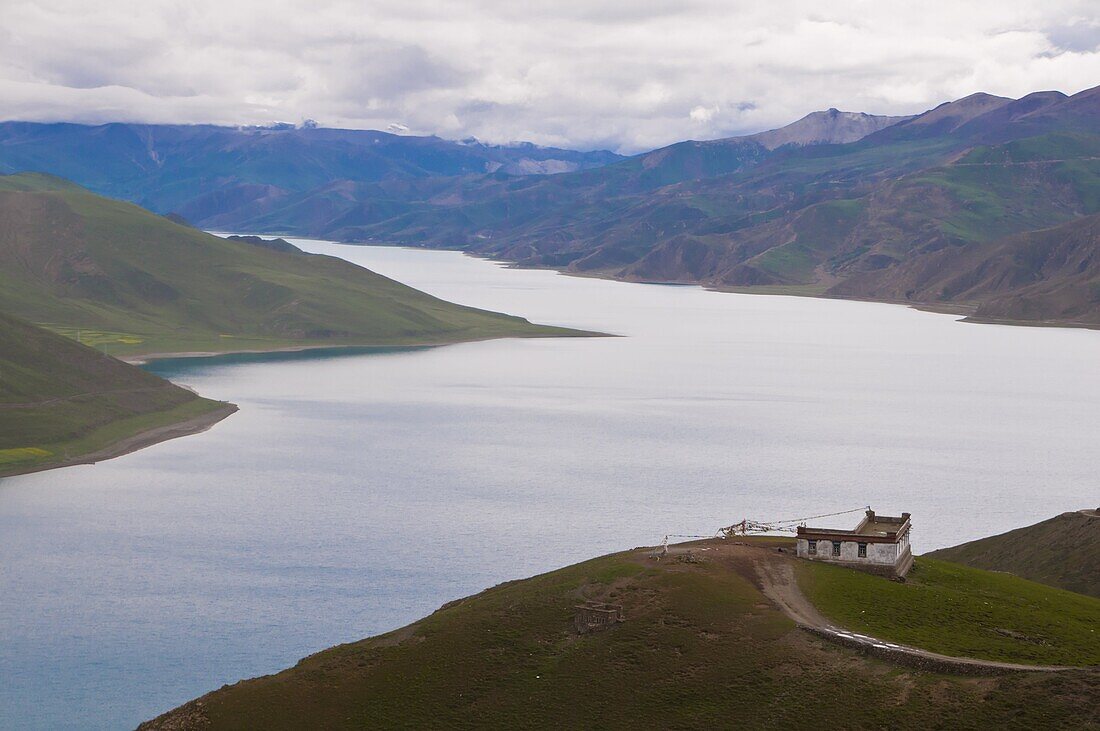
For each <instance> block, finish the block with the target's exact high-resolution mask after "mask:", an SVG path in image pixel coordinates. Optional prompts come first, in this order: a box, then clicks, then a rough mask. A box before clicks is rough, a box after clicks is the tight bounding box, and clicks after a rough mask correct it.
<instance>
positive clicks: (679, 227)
mask: <svg viewBox="0 0 1100 731" xmlns="http://www.w3.org/2000/svg"><path fill="white" fill-rule="evenodd" d="M859 119H862V118H860V117H858V116H857V115H845V114H841V113H837V114H836V115H833V114H831V113H828V112H826V113H820V114H818V115H810V117H808V118H806V119H804V120H800V121H799V122H796V123H794V124H793V125H790V126H788V127H787V128H783V129H781V130H778V131H774V132H769V133H762V135H755V136H751V137H740V138H731V139H728V140H717V141H712V142H683V143H678V144H676V145H671V146H669V147H666V148H663V149H661V150H655V151H653V152H651V153H646V154H644V155H639V156H637V157H634V158H631V159H628V160H624V161H621V162H618V163H615V164H612V165H607V166H605V167H602V168H599V169H593V170H587V171H582V172H577V173H569V174H565V175H558V176H553V177H543V178H522V179H517V178H500V177H497V176H480V177H470V176H467V177H464V178H461V179H456V178H431V179H426V180H421V181H415V182H412V183H409V184H400V185H395V184H378V185H363V186H341V185H332V186H327V187H322V188H320V189H318V190H315V191H310V192H307V193H304V194H302V195H300V196H298V197H297V198H296V199H295V200H294V201H293V202H292V203H291V204H290V205H289V206H286V207H278V208H273V209H268V210H265V211H264V212H262V213H260V214H259V215H255V216H246V217H245V218H244V219H241V220H240V221H239V223H240V225H241V226H242V227H244V228H249V229H252V230H260V231H273V232H278V231H296V232H299V233H304V234H310V235H314V236H323V237H332V238H336V239H339V240H344V241H368V242H369V241H380V242H393V243H401V244H407V245H417V246H434V247H446V248H459V249H465V250H470V251H474V252H477V253H480V254H485V255H489V256H493V257H497V258H500V259H504V260H509V261H513V262H517V263H519V264H521V265H525V266H536V267H540V266H541V267H554V268H558V269H564V270H567V271H574V272H582V273H586V274H595V275H600V276H607V277H614V278H619V279H627V280H640V281H674V282H691V283H699V284H703V285H705V286H710V287H715V288H719V289H723V288H751V287H758V286H767V287H771V288H773V291H774V288H776V287H779V288H785V289H786V290H788V291H789V290H791V289H796V290H797V291H799V292H803V293H816V294H824V293H826V292H828V293H830V294H832V295H834V296H851V297H873V298H886V299H892V300H901V301H914V302H916V301H920V300H921V299H923V298H925V297H930V298H932V300H933V301H935V302H939V303H944V302H946V303H950V304H957V305H960V306H964V307H971V308H976V307H979V306H980V307H982V308H984V309H982V311H981V314H980V316H981V317H983V318H988V319H1004V320H1013V321H1016V320H1020V321H1034V320H1044V321H1050V322H1058V323H1070V322H1073V323H1085V324H1095V323H1096V322H1097V320H1098V319H1100V314H1098V313H1100V303H1098V302H1097V301H1096V299H1095V297H1094V296H1092V295H1091V294H1089V292H1091V291H1092V290H1090V289H1089V285H1088V284H1087V281H1088V279H1089V277H1090V276H1091V275H1090V274H1089V273H1088V271H1086V270H1088V267H1089V266H1090V265H1088V264H1084V263H1083V262H1084V261H1085V259H1088V258H1089V257H1090V256H1091V253H1090V252H1093V251H1095V249H1096V247H1097V244H1096V241H1095V238H1094V237H1090V236H1089V235H1088V234H1087V230H1086V229H1087V226H1086V227H1085V228H1082V229H1080V230H1077V235H1076V237H1075V238H1074V239H1073V241H1074V242H1075V243H1074V244H1073V245H1074V247H1075V250H1076V253H1075V256H1078V257H1080V258H1079V259H1078V265H1079V266H1084V267H1085V269H1084V270H1082V271H1079V272H1071V271H1070V270H1069V269H1068V268H1066V267H1062V266H1059V265H1058V264H1057V262H1056V261H1055V260H1050V261H1046V262H1044V263H1043V264H1042V266H1041V270H1040V269H1035V270H1034V271H1032V275H1033V276H1034V277H1035V279H1034V281H1033V282H1032V284H1033V285H1034V286H1032V287H1031V288H1029V289H1028V290H1027V291H1026V292H1025V291H1023V290H1022V289H1021V290H1020V291H1018V292H1017V291H1011V292H1009V291H1007V290H1004V289H1003V287H1001V288H1000V289H990V290H989V292H988V294H989V295H990V296H989V297H987V296H986V294H983V293H981V292H979V291H978V290H971V289H970V288H966V287H960V286H959V283H958V282H956V284H955V285H953V286H950V287H946V288H941V289H940V290H938V291H936V292H932V291H931V290H929V291H928V292H923V293H922V292H921V291H919V287H913V286H909V284H907V281H908V280H909V279H911V278H913V277H919V278H920V279H921V281H927V282H930V283H932V282H935V281H939V280H940V279H943V280H945V281H946V280H949V279H952V278H953V277H954V276H955V275H959V276H961V275H963V274H965V271H966V269H965V267H967V266H970V265H972V264H973V263H974V262H977V261H978V260H979V259H981V257H982V256H983V254H982V252H983V251H992V249H990V248H986V245H987V244H990V245H992V243H993V242H996V241H998V240H1000V239H1006V238H1007V237H1011V236H1014V235H1017V234H1023V233H1026V232H1029V231H1039V230H1043V229H1050V228H1052V227H1058V226H1060V225H1062V224H1067V223H1071V222H1074V221H1076V220H1078V219H1081V218H1083V217H1087V216H1092V215H1094V214H1097V213H1100V88H1098V89H1091V90H1088V91H1084V92H1081V93H1079V94H1075V95H1073V96H1066V95H1064V94H1061V93H1058V92H1038V93H1035V94H1030V95H1028V96H1025V97H1023V98H1021V99H1017V100H1013V99H1007V98H1004V97H996V96H992V95H988V94H975V95H972V96H969V97H966V98H964V99H960V100H958V101H954V102H949V103H946V104H942V105H940V106H938V107H936V108H935V109H932V110H929V111H928V112H926V113H924V114H920V115H917V116H915V117H912V118H905V119H900V120H899V119H892V118H887V119H881V118H880V119H875V118H871V119H870V120H863V121H856V120H859ZM830 120H831V122H830ZM822 123H829V124H832V126H831V127H830V126H829V124H825V126H822ZM880 125H882V126H881V128H880V129H876V130H874V131H870V132H869V134H867V135H866V136H863V137H861V138H860V139H858V140H856V141H854V142H848V143H844V144H829V143H821V144H804V145H801V146H800V145H798V144H796V141H811V140H813V139H815V138H818V137H825V138H829V136H830V135H832V137H831V138H832V139H846V137H845V135H853V136H854V135H858V134H862V133H863V132H864V131H867V130H872V129H874V128H875V127H878V126H880ZM762 139H763V140H764V141H765V142H767V143H768V145H778V146H777V147H775V148H774V149H769V148H768V147H767V146H765V145H764V144H763V143H762V142H761V140H762ZM784 141H789V142H785V143H784ZM1070 231H1071V229H1057V230H1055V231H1053V232H1052V233H1051V234H1048V235H1046V236H1047V237H1048V238H1047V239H1045V240H1046V241H1047V244H1046V245H1047V246H1053V245H1054V243H1053V242H1052V241H1051V240H1050V239H1049V236H1058V235H1062V234H1067V235H1068V233H1069V232H1070ZM975 245H981V246H982V248H981V249H980V250H979V249H974V248H970V247H973V246H975ZM1006 245H1009V246H1021V245H1022V244H1020V243H1019V242H1016V243H1012V242H1006ZM1032 251H1034V248H1033V249H1032ZM938 252H940V253H938ZM1033 263H1034V262H1033ZM1017 266H1018V267H1019V268H1020V271H1025V270H1027V268H1028V265H1017ZM1067 266H1068V265H1067ZM958 267H962V268H961V269H958ZM895 268H897V271H894V270H895ZM917 270H920V272H919V274H918V272H917ZM1089 271H1091V270H1089ZM1017 274H1019V272H1017ZM1019 275H1020V276H1023V275H1022V274H1019ZM1067 277H1068V278H1071V279H1072V280H1073V281H1074V282H1078V283H1084V284H1080V286H1078V285H1073V286H1069V285H1068V284H1067V286H1063V284H1064V283H1063V282H1062V280H1063V279H1065V278H1067ZM1022 281H1023V280H1022V279H1021V280H1019V281H1018V282H1017V283H1020V282H1022ZM910 290H912V291H910ZM1071 290H1072V291H1073V292H1074V294H1072V295H1070V294H1069V293H1070V292H1071ZM997 292H1000V293H1001V294H1003V295H1004V296H1005V297H1006V298H1007V299H1002V300H1000V301H998V302H993V301H992V300H993V297H992V295H993V294H995V293H997ZM1066 297H1068V298H1069V299H1065V301H1062V300H1063V299H1064V298H1066Z"/></svg>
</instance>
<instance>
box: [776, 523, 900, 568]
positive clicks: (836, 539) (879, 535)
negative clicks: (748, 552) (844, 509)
mask: <svg viewBox="0 0 1100 731" xmlns="http://www.w3.org/2000/svg"><path fill="white" fill-rule="evenodd" d="M909 528H910V523H909V513H902V514H901V517H900V518H895V517H891V516H887V515H875V511H873V510H868V511H867V515H866V516H864V518H863V520H862V521H860V524H859V525H857V526H856V527H855V530H837V529H833V528H807V527H806V526H804V525H800V526H798V542H797V549H796V553H797V554H798V557H799V558H805V559H809V560H811V561H826V562H828V563H835V564H840V565H842V566H847V567H849V568H853V569H860V570H862V571H870V572H872V573H876V574H883V575H884V576H891V577H893V576H905V575H906V574H907V573H909V569H910V568H912V566H913V553H912V552H911V551H910V550H909Z"/></svg>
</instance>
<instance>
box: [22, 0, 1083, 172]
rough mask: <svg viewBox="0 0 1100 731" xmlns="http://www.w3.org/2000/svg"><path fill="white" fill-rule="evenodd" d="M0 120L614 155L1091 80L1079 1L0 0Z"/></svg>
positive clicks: (1073, 86)
mask: <svg viewBox="0 0 1100 731" xmlns="http://www.w3.org/2000/svg"><path fill="white" fill-rule="evenodd" d="M0 2H2V3H3V5H4V14H3V15H4V24H3V28H2V29H0V99H2V100H3V102H2V106H0V116H2V117H4V118H8V119H31V120H44V121H49V120H71V121H89V122H102V121H108V120H126V121H151V122H171V121H179V122H215V123H226V124H240V123H246V124H254V123H263V122H268V121H271V120H274V119H293V120H300V119H304V118H314V119H317V120H319V121H320V122H321V123H322V124H324V125H326V126H346V127H369V128H377V129H386V128H387V127H388V126H389V125H391V124H403V125H407V126H408V128H409V129H410V131H412V132H413V133H437V134H441V135H444V136H448V137H456V138H460V137H466V136H476V137H478V138H479V139H483V140H487V141H495V142H507V141H511V140H518V139H527V140H532V141H534V142H539V143H543V144H558V145H569V146H577V147H594V146H609V147H613V148H617V149H620V150H622V151H625V152H632V151H637V150H639V149H643V148H648V147H653V146H657V145H661V144H666V143H668V142H672V141H675V140H678V139H684V138H688V137H692V138H695V139H703V138H707V137H722V136H728V135H732V134H741V133H746V132H753V131H758V130H761V129H767V128H770V127H775V126H778V125H781V124H785V123H787V122H790V121H792V120H794V119H797V118H799V117H801V116H803V115H804V114H806V113H808V112H811V111H814V110H816V109H823V108H827V107H830V106H835V107H839V108H842V109H849V110H854V111H867V112H872V113H881V114H907V113H914V112H919V111H921V110H923V109H926V108H928V107H931V106H933V105H935V104H938V103H939V102H941V101H944V100H946V99H949V98H957V97H959V96H964V95H966V94H970V93H972V92H975V91H987V92H990V93H994V94H1002V95H1007V96H1020V95H1022V94H1026V93H1028V92H1030V91H1034V90H1039V89H1050V88H1055V89H1060V90H1062V91H1065V92H1068V93H1072V92H1075V91H1079V90H1081V89H1084V88H1088V87H1090V86H1093V85H1096V84H1097V83H1100V22H1098V19H1097V13H1096V11H1095V7H1094V2H1093V1H1092V0H1084V1H1082V0H1048V1H1047V2H1044V3H1041V4H1040V3H1034V2H1031V1H1030V0H996V1H994V0H954V1H950V2H949V1H946V0H940V1H938V2H927V3H912V2H898V1H897V0H878V1H876V2H871V1H868V0H833V2H830V3H827V4H825V3H820V2H813V1H810V0H769V2H767V3H763V2H738V3H731V2H729V1H728V0H654V1H652V2H645V3H639V2H636V1H634V0H532V1H531V2H526V3H515V2H513V1H512V0H481V1H476V2H475V1H468V2H452V3H440V2H437V0H365V1H364V0H178V1H168V0H144V1H141V2H138V1H137V0H101V2H97V3H87V2H84V1H83V0H0Z"/></svg>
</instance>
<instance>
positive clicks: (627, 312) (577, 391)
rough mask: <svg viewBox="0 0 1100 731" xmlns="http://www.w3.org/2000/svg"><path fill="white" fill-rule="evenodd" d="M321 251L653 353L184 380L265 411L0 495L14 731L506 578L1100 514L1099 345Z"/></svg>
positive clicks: (202, 680)
mask: <svg viewBox="0 0 1100 731" xmlns="http://www.w3.org/2000/svg"><path fill="white" fill-rule="evenodd" d="M304 245H305V246H307V247H308V248H310V249H312V250H314V251H324V252H328V253H334V254H337V255H339V256H343V257H345V258H347V259H350V260H352V261H355V262H358V263H361V264H363V265H365V266H368V267H370V268H372V269H375V270H377V271H379V272H381V273H383V274H387V275H389V276H391V277H394V278H396V279H399V280H401V281H404V282H407V283H409V284H411V285H413V286H416V287H420V288H422V289H425V290H427V291H429V292H431V293H433V294H436V295H439V296H441V297H444V298H447V299H451V300H454V301H458V302H462V303H465V304H470V305H476V306H479V307H486V308H491V309H495V310H502V311H506V312H510V313H515V314H521V315H524V316H526V317H528V318H529V319H531V320H533V321H537V322H546V323H554V324H562V325H571V326H575V327H580V328H587V329H596V330H601V331H605V332H613V333H616V334H619V335H623V336H626V337H620V338H602V339H555V340H508V341H495V342H485V343H472V344H466V345H457V346H450V347H445V348H433V349H413V350H399V351H392V350H391V351H379V352H372V353H359V354H354V355H341V356H334V355H332V354H311V355H301V354H299V355H294V356H283V357H248V358H215V359H207V360H192V361H171V362H163V363H160V364H157V365H156V367H155V370H156V371H157V372H158V373H161V374H163V375H165V376H168V377H170V378H173V379H174V380H176V381H178V382H180V383H184V384H187V385H189V386H192V387H194V388H196V389H197V390H198V391H200V392H201V393H203V394H205V395H207V396H211V397H214V398H219V399H227V400H232V401H234V402H236V403H238V404H240V406H241V411H240V413H238V414H236V415H235V416H233V417H231V418H230V419H228V420H227V421H225V422H223V423H221V424H219V425H218V426H217V427H216V428H214V429H213V430H212V431H209V432H207V433H205V434H202V435H198V436H193V437H188V438H185V439H179V440H175V441H172V442H167V443H165V444H161V445H158V446H156V447H153V448H151V449H147V450H144V451H141V452H138V453H136V454H133V455H129V456H126V457H123V458H120V459H116V460H112V461H109V462H105V463H102V464H99V465H95V466H85V467H72V468H68V469H64V470H55V471H52V472H46V473H41V474H37V475H28V476H23V477H19V478H12V479H5V480H2V481H0V532H2V535H3V542H4V558H3V561H2V562H0V630H2V636H0V676H2V679H3V682H2V683H0V728H5V729H24V728H27V729H29V728H35V729H47V728H48V729H57V728H74V729H76V728H79V729H91V728H126V727H132V726H134V725H136V724H137V723H138V722H139V721H141V720H143V719H145V718H148V717H151V716H153V715H156V714H157V713H158V712H160V711H163V710H166V709H168V708H170V707H172V706H174V705H176V704H178V703H180V702H182V701H185V700H187V699H189V698H191V697H193V696H196V695H198V694H200V693H203V692H205V691H207V690H211V689H214V688H217V687H218V686H220V685H221V684H223V683H227V682H233V681H236V680H238V679H240V678H243V677H249V676H253V675H257V674H261V673H269V672H272V671H275V670H278V669H281V668H283V667H286V666H288V665H290V664H293V663H294V662H296V661H297V660H298V659H299V658H300V657H302V656H304V655H306V654H308V653H311V652H314V651H316V650H318V649H321V648H323V647H326V646H328V645H332V644H335V643H337V642H344V641H348V640H354V639H357V638H360V637H363V636H366V635H370V634H374V633H378V632H382V631H385V630H389V629H393V628H395V627H398V626H400V625H403V624H405V623H407V622H409V621H411V620H413V619H416V618H417V617H420V616H421V615H423V614H425V613H427V612H430V611H432V610H433V609H435V608H436V607H438V606H439V605H440V604H442V603H443V602H445V601H447V600H450V599H454V598H456V597H459V596H463V595H466V594H469V593H471V592H475V591H478V590H480V589H482V588H485V587H487V586H490V585H492V584H495V583H498V582H500V581H503V580H506V579H511V578H516V577H520V576H526V575H530V574H533V573H536V572H541V571H544V570H547V569H551V568H554V567H557V566H562V565H564V564H568V563H571V562H574V561H577V560H580V559H583V558H586V557H590V556H592V555H594V554H599V553H604V552H609V551H613V550H617V549H621V548H626V547H631V546H636V545H641V544H653V543H656V542H658V541H660V539H661V537H662V536H663V535H664V534H665V533H709V532H711V531H713V530H714V529H716V528H718V527H719V526H721V525H726V524H729V523H732V522H734V521H735V520H739V519H741V518H742V517H750V518H758V519H779V518H795V517H799V516H802V515H808V514H813V513H815V512H829V511H832V510H840V509H845V508H851V507H857V506H861V505H866V504H872V505H873V506H874V507H875V508H876V509H878V510H880V511H883V512H885V511H901V510H908V511H910V512H912V513H913V515H914V523H915V528H914V533H913V542H914V548H915V549H916V550H917V551H918V552H919V551H924V550H930V549H933V548H937V547H941V546H944V545H949V544H953V543H957V542H959V541H964V540H967V539H971V538H976V537H979V536H983V535H987V534H990V533H994V532H999V531H1003V530H1006V529H1008V528H1012V527H1015V526H1019V525H1023V524H1026V523H1029V522H1033V521H1036V520H1038V519H1041V518H1044V517H1047V516H1050V515H1052V514H1054V513H1057V512H1060V511H1064V510H1068V509H1074V508H1079V507H1082V506H1085V505H1095V504H1097V502H1098V500H1097V498H1098V491H1097V490H1096V458H1097V454H1098V450H1097V436H1098V435H1100V378H1098V377H1097V364H1098V363H1100V333H1098V332H1090V331H1083V330H1056V329H1038V328H1010V327H1000V326H990V325H981V326H978V325H967V324H960V323H957V322H955V318H953V317H951V316H945V315H937V314H929V313H922V312H917V311H914V310H909V309H905V308H902V307H895V306H889V305H878V304H867V303H854V302H839V301H827V300H814V299H799V298H790V297H766V296H743V295H730V294H717V293H712V292H705V291H702V290H699V289H696V288H690V287H662V286H652V285H639V284H623V283H616V282H607V281H600V280H592V279H577V278H570V277H565V276H560V275H557V274H554V273H551V272H545V271H520V270H510V269H505V268H501V267H499V266H497V265H495V264H492V263H489V262H485V261H481V260H476V259H471V258H468V257H464V256H462V255H460V254H455V253H447V252H430V251H416V250H404V249H389V248H355V247H341V246H337V245H332V244H324V243H319V242H305V243H304Z"/></svg>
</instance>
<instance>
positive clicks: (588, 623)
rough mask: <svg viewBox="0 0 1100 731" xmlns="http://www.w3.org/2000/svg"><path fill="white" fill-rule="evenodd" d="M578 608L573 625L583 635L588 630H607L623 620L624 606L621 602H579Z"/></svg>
mask: <svg viewBox="0 0 1100 731" xmlns="http://www.w3.org/2000/svg"><path fill="white" fill-rule="evenodd" d="M576 609H577V614H576V615H575V616H574V617H573V626H574V627H575V628H576V630H577V632H578V633H580V634H582V635H583V634H586V633H588V632H599V631H600V630H605V629H607V628H608V627H613V626H614V625H616V624H618V623H619V622H622V621H623V606H622V605H621V604H605V603H603V602H591V601H589V602H585V603H584V604H578V605H577V607H576Z"/></svg>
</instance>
